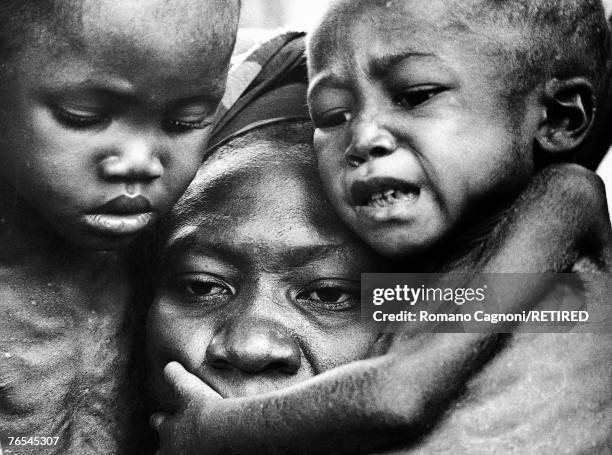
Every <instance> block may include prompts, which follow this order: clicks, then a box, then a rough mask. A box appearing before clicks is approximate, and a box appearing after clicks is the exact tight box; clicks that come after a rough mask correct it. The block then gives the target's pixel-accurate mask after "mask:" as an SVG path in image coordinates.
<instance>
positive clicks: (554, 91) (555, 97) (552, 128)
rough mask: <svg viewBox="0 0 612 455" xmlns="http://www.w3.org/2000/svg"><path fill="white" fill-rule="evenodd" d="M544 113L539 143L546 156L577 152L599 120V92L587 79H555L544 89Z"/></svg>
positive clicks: (538, 134) (539, 130)
mask: <svg viewBox="0 0 612 455" xmlns="http://www.w3.org/2000/svg"><path fill="white" fill-rule="evenodd" d="M543 102H544V110H543V112H542V117H541V121H540V125H539V128H538V133H537V136H536V140H537V142H538V144H540V146H541V147H542V149H543V151H544V152H545V153H559V152H561V153H563V152H569V151H571V150H574V149H575V148H576V147H578V146H579V145H580V144H581V143H582V142H583V141H584V139H585V137H586V136H587V134H588V133H589V130H590V129H591V126H592V125H593V120H594V118H595V91H594V89H593V86H592V85H591V83H590V82H589V81H588V80H587V79H585V78H583V77H575V78H571V79H561V80H560V79H552V80H550V81H548V82H547V83H546V85H545V86H544V93H543Z"/></svg>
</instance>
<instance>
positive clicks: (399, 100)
mask: <svg viewBox="0 0 612 455" xmlns="http://www.w3.org/2000/svg"><path fill="white" fill-rule="evenodd" d="M443 91H444V87H427V88H414V89H410V90H406V91H404V92H400V93H398V94H396V95H394V96H393V103H394V104H397V105H398V106H401V107H406V108H413V107H417V106H419V105H421V104H423V103H425V102H427V101H429V100H430V99H431V98H433V97H434V96H436V95H437V94H438V93H441V92H443Z"/></svg>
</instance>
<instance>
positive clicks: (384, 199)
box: [351, 178, 421, 208]
mask: <svg viewBox="0 0 612 455" xmlns="http://www.w3.org/2000/svg"><path fill="white" fill-rule="evenodd" d="M420 193H421V189H420V188H419V187H418V186H416V185H413V184H411V183H407V182H403V181H401V180H397V179H393V178H375V179H370V180H367V181H358V182H355V183H353V185H351V196H352V198H353V201H354V202H355V204H356V205H358V206H366V207H372V208H377V207H378V208H386V207H390V206H393V205H395V204H398V203H404V204H406V203H413V202H416V200H417V199H418V198H419V195H420Z"/></svg>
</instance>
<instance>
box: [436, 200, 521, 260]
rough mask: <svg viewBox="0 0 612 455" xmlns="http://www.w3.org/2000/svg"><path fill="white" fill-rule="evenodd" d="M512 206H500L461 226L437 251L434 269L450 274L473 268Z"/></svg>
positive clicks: (471, 218) (474, 217) (472, 218)
mask: <svg viewBox="0 0 612 455" xmlns="http://www.w3.org/2000/svg"><path fill="white" fill-rule="evenodd" d="M510 206H511V204H500V205H499V206H497V207H496V208H495V209H493V210H490V211H487V212H485V213H484V214H480V216H473V217H470V219H469V220H467V221H465V222H464V223H462V224H460V225H459V226H458V228H456V229H455V230H454V231H453V234H452V235H450V236H449V237H448V238H447V239H446V240H445V241H444V242H442V245H441V247H440V248H438V249H437V251H438V252H439V254H437V255H436V256H435V257H436V259H435V261H434V265H433V269H434V270H435V271H436V272H438V271H439V272H448V271H461V270H466V271H467V270H469V269H471V268H473V267H474V266H475V264H476V262H477V260H478V259H479V257H480V254H481V252H482V249H483V248H484V246H485V243H486V242H487V240H488V239H489V238H490V236H491V234H492V232H493V230H494V229H495V227H496V226H498V225H499V224H500V222H501V221H503V220H504V219H505V218H506V217H507V214H508V210H509V209H510Z"/></svg>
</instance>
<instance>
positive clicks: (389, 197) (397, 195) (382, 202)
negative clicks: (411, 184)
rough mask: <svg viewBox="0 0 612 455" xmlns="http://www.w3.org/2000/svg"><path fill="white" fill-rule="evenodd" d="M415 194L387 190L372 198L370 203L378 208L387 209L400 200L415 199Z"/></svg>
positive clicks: (375, 194) (373, 195)
mask: <svg viewBox="0 0 612 455" xmlns="http://www.w3.org/2000/svg"><path fill="white" fill-rule="evenodd" d="M415 196H416V195H415V194H413V193H410V192H409V193H406V192H404V191H402V190H398V189H393V190H386V191H383V192H380V193H374V194H372V195H371V196H370V200H369V203H370V204H372V205H374V206H377V207H387V206H389V205H391V204H394V203H395V202H397V201H398V200H407V199H414V198H415Z"/></svg>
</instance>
